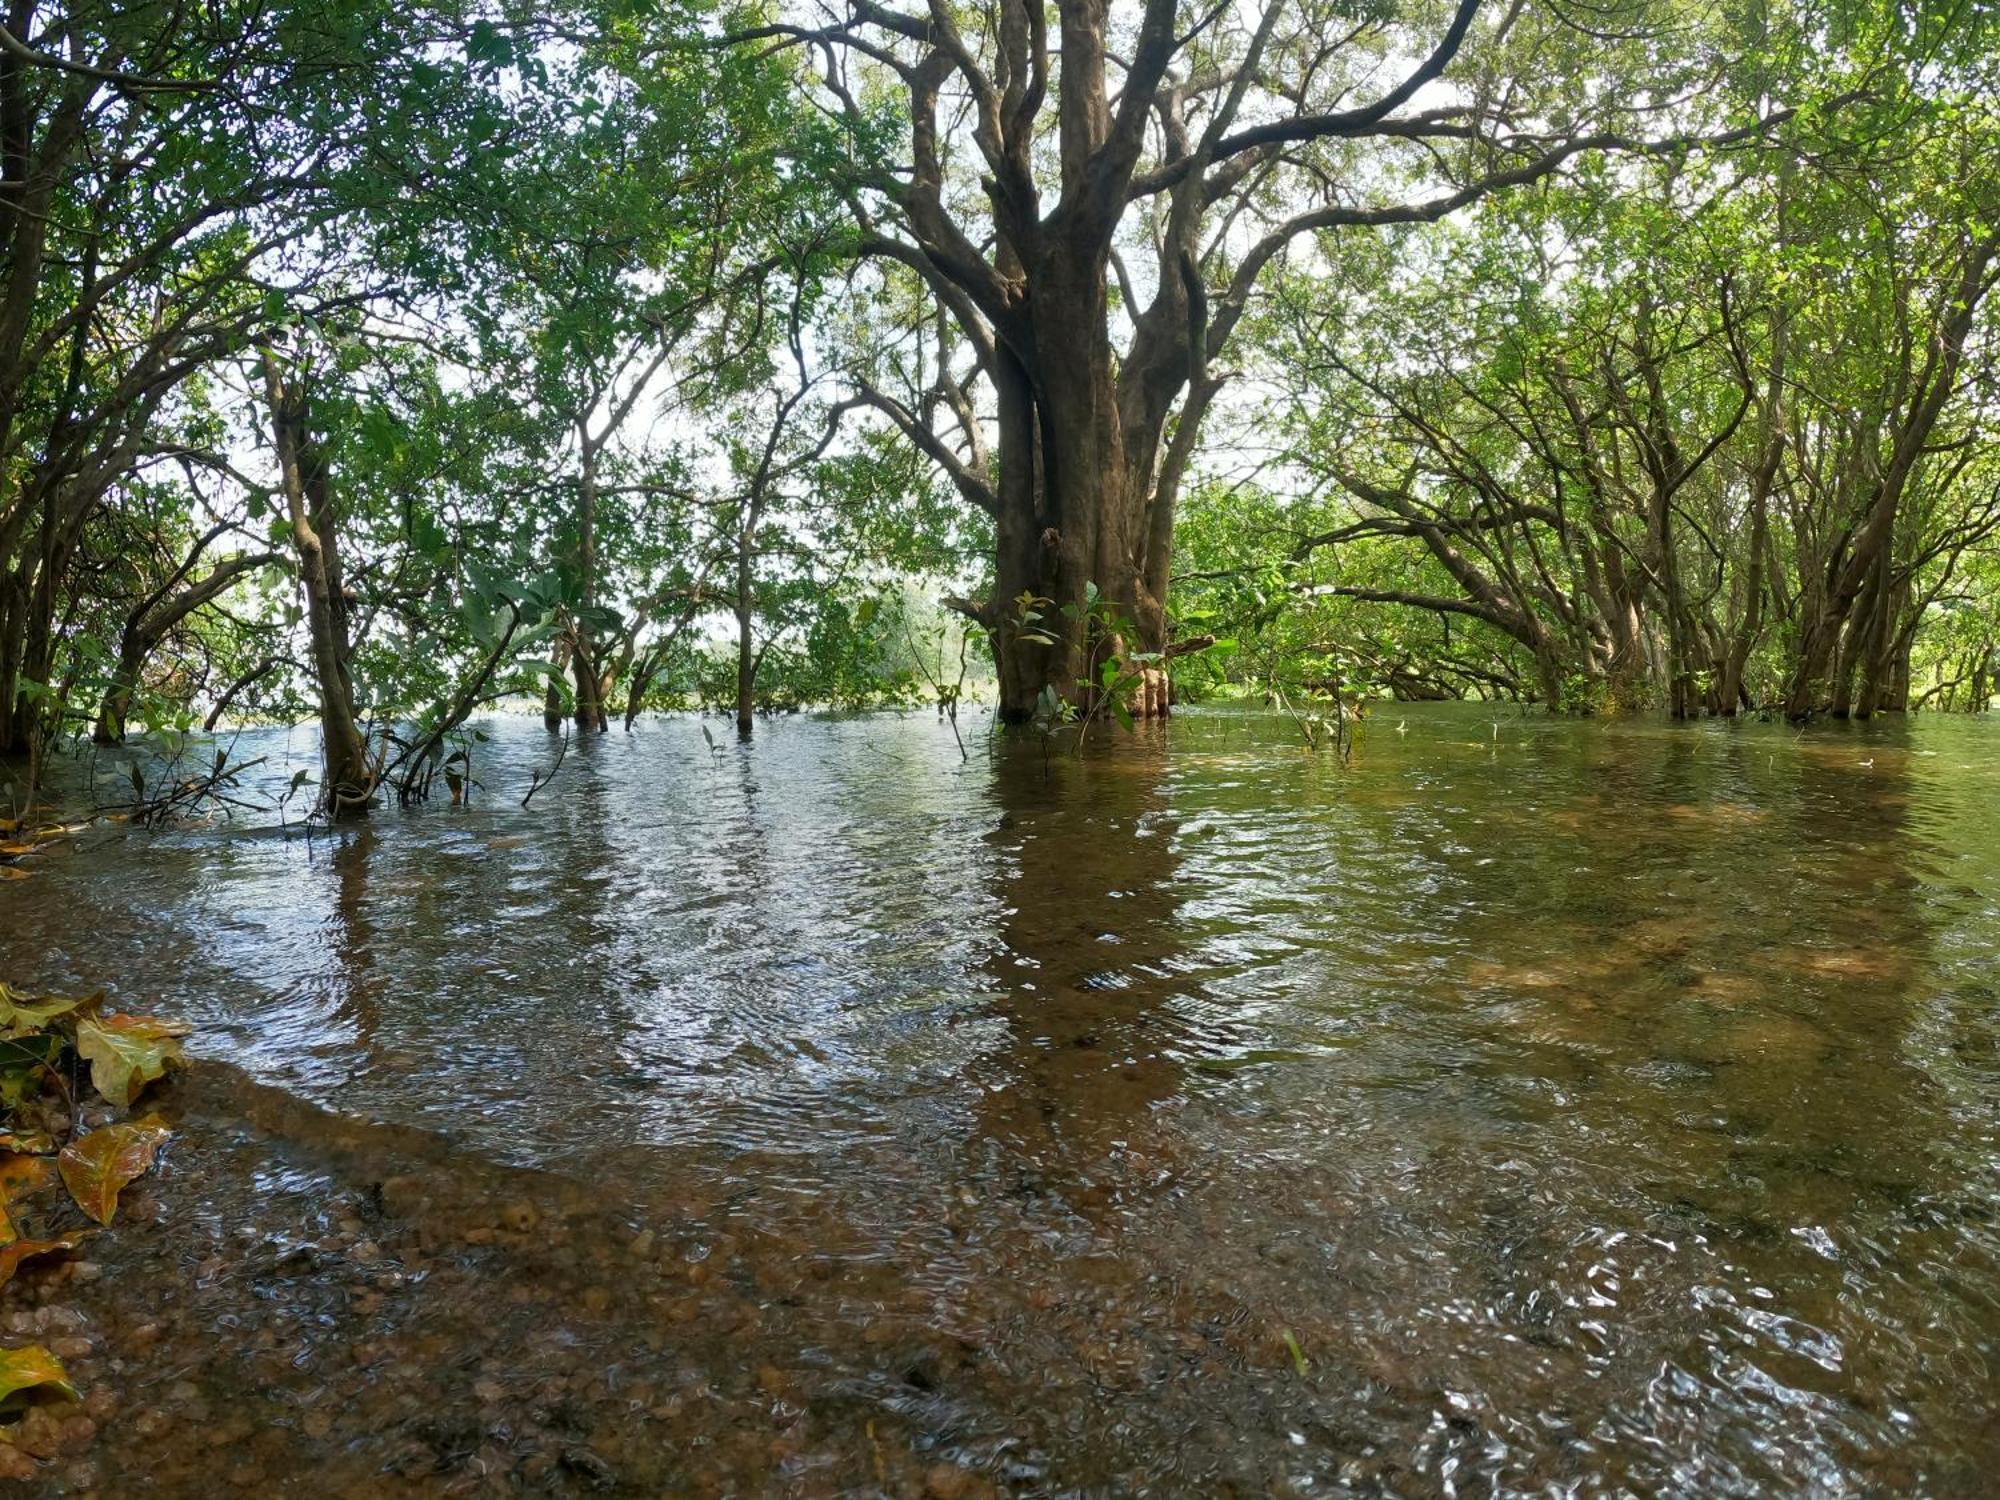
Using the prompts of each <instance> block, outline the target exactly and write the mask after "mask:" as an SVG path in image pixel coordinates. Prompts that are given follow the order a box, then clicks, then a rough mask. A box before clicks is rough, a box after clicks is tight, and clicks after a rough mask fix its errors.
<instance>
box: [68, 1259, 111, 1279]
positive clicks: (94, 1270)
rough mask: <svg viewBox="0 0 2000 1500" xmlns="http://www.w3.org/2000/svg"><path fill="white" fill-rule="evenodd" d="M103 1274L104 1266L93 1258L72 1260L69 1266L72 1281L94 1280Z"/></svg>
mask: <svg viewBox="0 0 2000 1500" xmlns="http://www.w3.org/2000/svg"><path fill="white" fill-rule="evenodd" d="M103 1274H104V1267H102V1266H100V1265H99V1264H98V1263H97V1262H96V1261H94V1260H79V1261H76V1262H73V1263H72V1264H71V1266H70V1268H69V1275H70V1280H72V1281H95V1280H97V1278H98V1277H100V1276H102V1275H103Z"/></svg>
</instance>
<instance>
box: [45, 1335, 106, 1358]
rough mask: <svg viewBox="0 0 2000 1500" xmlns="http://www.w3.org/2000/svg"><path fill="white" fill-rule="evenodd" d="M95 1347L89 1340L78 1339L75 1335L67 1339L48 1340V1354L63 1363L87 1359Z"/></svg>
mask: <svg viewBox="0 0 2000 1500" xmlns="http://www.w3.org/2000/svg"><path fill="white" fill-rule="evenodd" d="M96 1347H97V1345H96V1344H94V1343H92V1342H91V1341H90V1340H89V1339H86V1338H80V1337H78V1336H77V1335H75V1334H72V1335H70V1336H69V1337H68V1338H60V1339H50V1340H49V1353H51V1354H53V1355H54V1356H55V1357H56V1358H57V1359H60V1360H64V1361H68V1360H73V1359H89V1358H90V1351H91V1350H93V1349H95V1348H96Z"/></svg>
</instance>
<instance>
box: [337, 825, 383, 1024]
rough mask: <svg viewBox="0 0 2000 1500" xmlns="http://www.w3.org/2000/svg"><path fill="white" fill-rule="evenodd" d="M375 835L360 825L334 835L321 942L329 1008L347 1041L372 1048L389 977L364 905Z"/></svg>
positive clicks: (372, 831) (375, 840)
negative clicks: (326, 959) (328, 961)
mask: <svg viewBox="0 0 2000 1500" xmlns="http://www.w3.org/2000/svg"><path fill="white" fill-rule="evenodd" d="M379 842H380V840H379V839H378V838H377V836H376V833H375V830H374V828H373V827H370V826H368V825H366V824H364V825H362V826H360V827H358V828H354V829H352V830H351V831H349V832H347V833H345V834H344V835H340V836H337V837H336V838H335V839H334V841H333V847H332V850H331V851H330V853H329V854H328V856H327V860H328V863H329V864H330V865H331V867H332V872H333V891H332V896H333V900H332V903H331V906H330V908H329V910H328V920H327V922H326V925H325V928H324V932H325V942H326V946H327V947H328V949H329V950H330V952H331V956H332V960H333V962H332V965H331V968H330V970H329V972H328V975H327V982H328V986H329V988H330V990H331V995H330V997H329V998H330V999H331V1001H332V1006H333V1013H332V1015H331V1017H330V1018H329V1019H330V1020H331V1021H332V1022H333V1023H334V1024H335V1025H338V1026H341V1027H344V1028H345V1029H346V1030H347V1033H348V1035H349V1036H350V1037H351V1039H352V1044H353V1045H354V1046H355V1047H357V1048H360V1049H361V1050H362V1051H364V1052H366V1053H370V1054H372V1053H374V1052H375V1051H376V1049H377V1048H378V1046H379V1045H380V1038H381V1034H382V996H383V993H384V992H385V991H386V990H387V988H388V984H389V981H388V979H387V977H386V976H385V975H384V974H383V973H382V972H381V969H380V968H379V967H378V965H377V963H376V955H375V940H376V929H375V921H374V918H373V917H371V916H370V914H369V909H368V882H369V873H370V872H369V866H370V864H371V863H372V862H373V860H374V859H375V857H376V849H377V847H378V844H379Z"/></svg>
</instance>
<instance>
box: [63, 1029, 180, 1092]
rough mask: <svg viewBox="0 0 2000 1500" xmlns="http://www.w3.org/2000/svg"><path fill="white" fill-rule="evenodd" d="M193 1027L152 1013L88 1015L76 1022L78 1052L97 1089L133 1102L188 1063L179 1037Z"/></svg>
mask: <svg viewBox="0 0 2000 1500" xmlns="http://www.w3.org/2000/svg"><path fill="white" fill-rule="evenodd" d="M193 1029H194V1028H193V1027H191V1026H189V1025H187V1024H186V1023H185V1022H183V1021H156V1020H154V1019H153V1018H151V1017H150V1016H100V1017H94V1018H93V1017H86V1018H84V1019H83V1020H81V1021H78V1022H77V1023H76V1050H77V1051H78V1052H79V1053H81V1054H82V1056H83V1058H84V1060H85V1061H86V1062H88V1063H89V1064H90V1081H91V1082H92V1083H93V1084H94V1085H96V1087H97V1092H98V1093H100V1094H102V1095H103V1096H104V1097H105V1098H107V1099H109V1100H111V1101H112V1103H114V1104H124V1105H128V1106H129V1105H130V1104H131V1103H132V1101H133V1100H134V1099H137V1098H138V1097H139V1091H140V1090H141V1089H143V1088H145V1086H146V1085H147V1084H149V1083H151V1082H152V1081H153V1080H154V1079H155V1078H158V1077H160V1076H162V1075H163V1074H164V1073H165V1072H166V1071H167V1069H168V1068H169V1067H179V1066H180V1065H181V1064H182V1063H183V1062H185V1061H186V1059H185V1058H184V1057H183V1056H182V1055H181V1044H180V1042H179V1040H178V1039H179V1038H180V1037H184V1036H186V1035H187V1034H188V1032H190V1031H192V1030H193Z"/></svg>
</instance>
